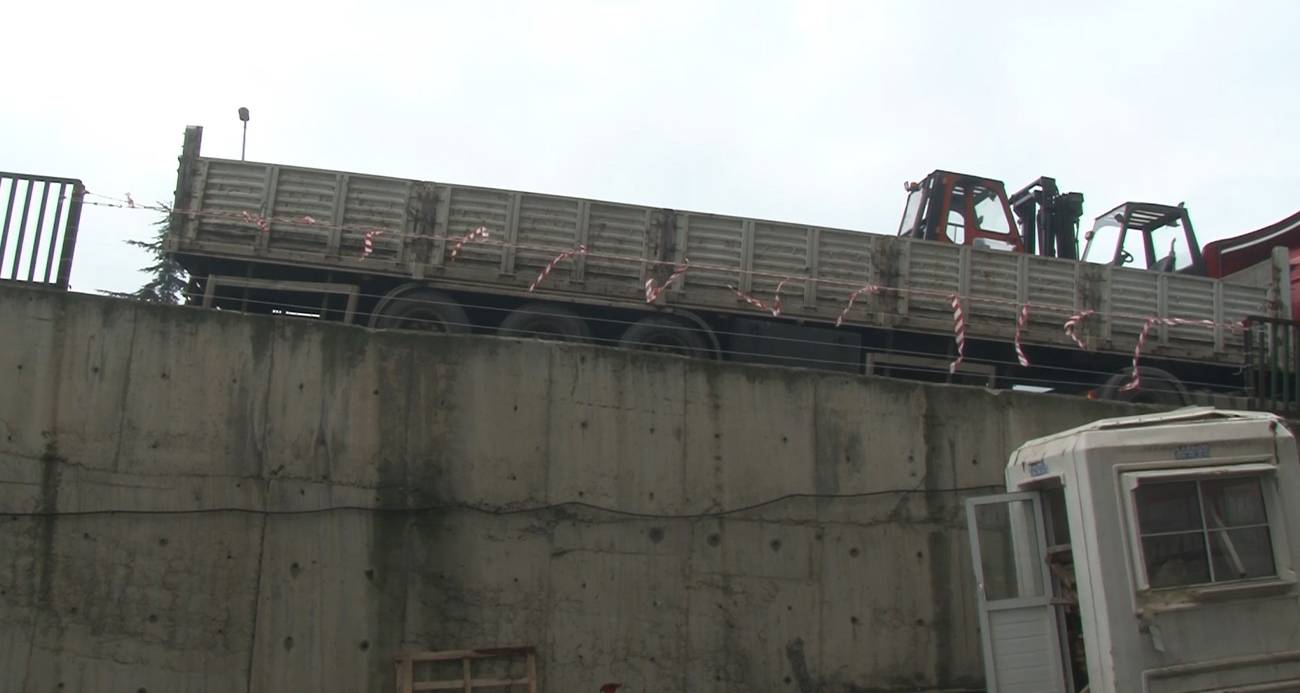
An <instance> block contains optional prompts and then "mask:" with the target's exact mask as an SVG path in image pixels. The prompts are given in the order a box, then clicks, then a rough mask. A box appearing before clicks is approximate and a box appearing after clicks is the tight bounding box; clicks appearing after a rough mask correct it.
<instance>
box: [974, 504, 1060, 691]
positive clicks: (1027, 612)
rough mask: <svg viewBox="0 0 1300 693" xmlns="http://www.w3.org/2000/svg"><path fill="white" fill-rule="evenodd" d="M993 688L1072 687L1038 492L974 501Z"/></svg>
mask: <svg viewBox="0 0 1300 693" xmlns="http://www.w3.org/2000/svg"><path fill="white" fill-rule="evenodd" d="M966 521H967V523H968V524H967V526H968V528H969V529H970V536H971V558H972V562H973V563H974V565H975V581H976V590H975V591H976V594H977V596H978V599H979V612H980V629H981V630H982V636H983V640H984V676H985V679H986V681H985V683H986V685H987V686H988V690H989V692H990V693H1066V683H1065V675H1064V671H1063V669H1062V663H1061V654H1060V649H1059V643H1060V641H1061V640H1060V636H1059V635H1058V633H1057V625H1056V608H1055V607H1054V606H1052V603H1051V584H1052V583H1051V579H1050V573H1049V570H1048V567H1047V561H1046V560H1045V557H1046V554H1047V544H1046V539H1045V538H1044V532H1043V510H1042V506H1041V505H1040V503H1039V498H1038V494H1037V493H1010V494H1006V495H1000V496H985V497H983V498H972V499H970V500H967V501H966Z"/></svg>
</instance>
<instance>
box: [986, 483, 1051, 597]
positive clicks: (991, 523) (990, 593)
mask: <svg viewBox="0 0 1300 693" xmlns="http://www.w3.org/2000/svg"><path fill="white" fill-rule="evenodd" d="M975 527H976V532H977V533H978V537H977V541H978V542H979V550H980V573H981V575H982V576H983V578H984V595H985V597H986V598H987V599H988V600H989V601H996V600H999V599H1016V598H1019V597H1041V596H1043V558H1042V555H1041V553H1040V550H1039V548H1040V547H1039V538H1038V524H1037V519H1036V518H1035V516H1034V506H1033V503H1031V502H1030V501H1028V500H1019V501H1011V502H1009V503H997V504H990V505H979V506H976V507H975Z"/></svg>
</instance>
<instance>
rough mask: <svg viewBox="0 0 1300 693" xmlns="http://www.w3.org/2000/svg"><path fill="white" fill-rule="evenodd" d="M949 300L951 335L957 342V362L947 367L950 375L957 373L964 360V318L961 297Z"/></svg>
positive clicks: (952, 297) (956, 296) (953, 297)
mask: <svg viewBox="0 0 1300 693" xmlns="http://www.w3.org/2000/svg"><path fill="white" fill-rule="evenodd" d="M949 298H950V299H951V300H952V334H953V338H954V339H956V340H957V360H956V361H953V362H952V365H951V366H949V367H948V373H950V374H951V373H956V372H957V366H960V365H961V362H962V359H964V358H966V316H965V314H963V313H962V310H961V296H958V295H957V294H953V295H952V296H951V297H949Z"/></svg>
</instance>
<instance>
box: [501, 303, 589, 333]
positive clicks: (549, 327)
mask: <svg viewBox="0 0 1300 693" xmlns="http://www.w3.org/2000/svg"><path fill="white" fill-rule="evenodd" d="M497 334H499V335H501V336H502V337H523V338H534V339H548V340H554V341H558V342H586V341H590V340H591V329H590V328H588V327H587V321H586V320H583V319H582V316H580V315H578V314H577V313H576V312H574V311H573V310H572V309H570V308H566V307H565V306H560V305H556V304H554V303H540V302H533V303H525V304H524V305H522V306H519V307H518V308H516V309H514V310H513V311H511V312H510V314H509V315H507V316H506V319H505V320H502V321H501V327H499V328H497Z"/></svg>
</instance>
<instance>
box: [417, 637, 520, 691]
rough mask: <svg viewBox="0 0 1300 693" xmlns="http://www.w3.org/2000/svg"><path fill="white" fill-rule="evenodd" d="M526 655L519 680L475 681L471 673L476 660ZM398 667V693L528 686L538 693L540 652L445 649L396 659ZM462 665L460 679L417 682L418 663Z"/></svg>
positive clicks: (517, 648)
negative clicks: (524, 670) (452, 662)
mask: <svg viewBox="0 0 1300 693" xmlns="http://www.w3.org/2000/svg"><path fill="white" fill-rule="evenodd" d="M521 655H522V656H523V657H524V658H525V663H526V664H525V665H526V667H527V673H526V674H525V676H524V677H523V678H518V679H476V678H474V677H473V674H472V672H471V663H472V662H473V661H474V660H475V659H494V658H505V657H517V656H521ZM394 659H395V661H396V664H397V693H415V691H464V692H465V693H471V691H474V690H475V689H479V688H510V687H513V686H526V687H527V689H528V693H537V650H536V648H534V647H532V646H526V647H494V648H484V649H477V650H444V651H441V652H412V653H408V654H402V655H398V656H397V657H395V658H394ZM458 659H459V660H460V662H461V677H460V678H459V679H444V680H441V681H416V680H415V665H416V663H417V662H450V661H455V660H458Z"/></svg>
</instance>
